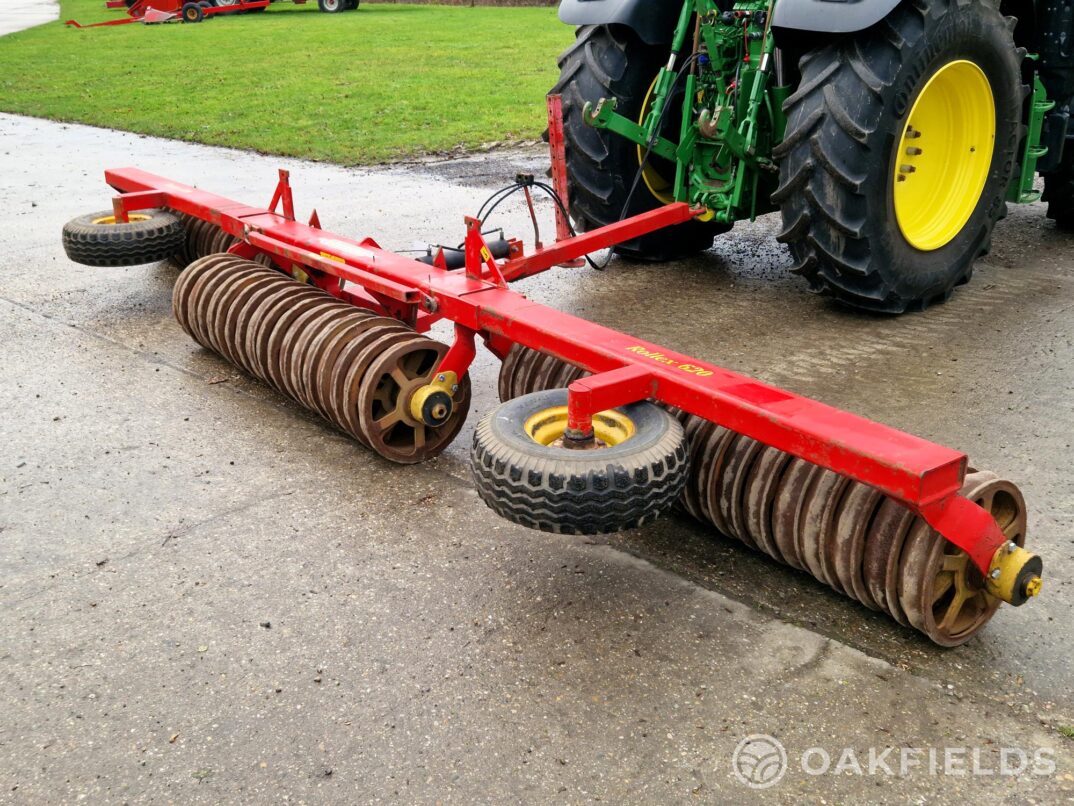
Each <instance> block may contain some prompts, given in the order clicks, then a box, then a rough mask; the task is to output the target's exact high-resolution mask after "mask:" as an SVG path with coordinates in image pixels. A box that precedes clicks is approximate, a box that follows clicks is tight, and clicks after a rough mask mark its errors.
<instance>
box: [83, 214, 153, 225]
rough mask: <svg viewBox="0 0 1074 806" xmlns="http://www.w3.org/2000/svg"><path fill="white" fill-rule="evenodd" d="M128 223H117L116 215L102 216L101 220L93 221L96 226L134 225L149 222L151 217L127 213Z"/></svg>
mask: <svg viewBox="0 0 1074 806" xmlns="http://www.w3.org/2000/svg"><path fill="white" fill-rule="evenodd" d="M127 218H128V220H127V221H116V217H115V216H114V215H106V216H101V217H100V218H95V219H93V223H94V224H133V223H134V222H135V221H148V220H149V219H150V218H151V216H147V215H143V214H141V213H127Z"/></svg>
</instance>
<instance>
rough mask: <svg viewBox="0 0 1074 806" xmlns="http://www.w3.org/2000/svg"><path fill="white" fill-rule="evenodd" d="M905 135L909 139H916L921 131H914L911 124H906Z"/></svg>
mask: <svg viewBox="0 0 1074 806" xmlns="http://www.w3.org/2000/svg"><path fill="white" fill-rule="evenodd" d="M906 136H907V137H909V138H910V139H911V140H916V139H917V138H918V137H920V136H921V132H919V131H915V130H914V127H913V126H907V127H906Z"/></svg>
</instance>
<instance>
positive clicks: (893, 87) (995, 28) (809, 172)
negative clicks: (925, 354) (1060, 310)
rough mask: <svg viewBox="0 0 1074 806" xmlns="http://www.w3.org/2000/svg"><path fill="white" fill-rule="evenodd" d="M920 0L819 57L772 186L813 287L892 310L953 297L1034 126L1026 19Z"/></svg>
mask: <svg viewBox="0 0 1074 806" xmlns="http://www.w3.org/2000/svg"><path fill="white" fill-rule="evenodd" d="M997 6H998V2H993V1H992V0H915V2H909V3H901V4H900V5H899V6H898V7H897V8H896V9H895V10H894V11H892V12H891V13H890V14H889V15H888V16H887V17H886V18H885V19H884V20H883V21H882V22H880V23H878V24H877V25H875V26H873V27H872V28H869V29H868V30H866V31H863V32H861V33H860V34H858V35H855V36H854V37H853V38H846V37H842V38H839V39H837V40H835V41H832V42H830V43H829V44H826V45H824V46H823V47H820V48H817V49H816V50H813V51H810V52H809V53H807V54H806V55H805V56H804V57H803V58H802V60H801V63H800V69H801V82H800V84H799V85H798V88H797V89H796V90H795V92H794V93H793V94H792V95H791V96H790V97H789V98H788V99H787V101H786V103H785V104H784V109H785V110H786V112H787V130H786V135H785V137H784V140H783V142H782V143H781V144H780V145H779V146H778V147H777V148H776V150H775V154H776V157H777V158H778V159H779V160H780V185H779V188H778V189H777V190H776V192H775V193H774V194H773V196H772V200H773V202H774V203H775V204H777V205H779V206H780V208H781V211H782V215H783V232H782V234H781V235H780V240H782V241H784V242H785V243H787V244H788V245H789V246H790V249H791V252H792V254H793V255H794V257H795V259H796V261H797V265H796V266H795V268H794V271H796V272H798V273H799V274H802V275H803V276H804V277H806V278H807V279H808V280H809V282H810V285H811V287H812V289H813V290H814V291H816V292H818V293H822V294H827V295H831V296H833V297H835V298H837V299H839V300H841V301H842V302H844V303H847V304H849V305H852V306H854V307H857V308H865V309H869V310H873V311H881V312H886V313H902V312H903V311H906V310H921V309H923V308H925V307H927V306H928V305H929V304H931V303H934V302H943V301H945V300H946V299H947V298H948V297H949V296H950V295H951V292H952V289H953V288H954V287H955V286H956V285H958V284H960V283H964V282H966V281H967V280H969V277H970V274H971V272H972V271H973V262H974V260H975V259H976V258H977V257H978V256H980V255H982V254H985V253H987V251H988V249H989V247H990V244H991V236H992V228H993V226H994V225H995V223H996V221H997V220H999V219H1000V218H1002V217H1003V216H1004V215H1005V214H1006V209H1007V208H1006V203H1005V194H1006V190H1007V185H1008V183H1009V182H1010V179H1011V175H1012V173H1013V171H1014V168H1015V165H1016V163H1017V155H1018V145H1019V141H1020V139H1021V136H1022V131H1023V127H1022V125H1021V110H1022V100H1023V98H1024V97H1025V95H1026V93H1027V92H1028V88H1027V87H1025V86H1024V85H1023V84H1022V79H1021V74H1020V61H1021V57H1022V56H1023V55H1024V51H1022V50H1019V49H1017V48H1016V47H1015V44H1014V39H1013V37H1012V35H1011V31H1012V29H1013V27H1014V19H1013V18H1006V19H1005V18H1004V17H1003V16H1002V15H1001V14H1000V13H999V11H998V9H997Z"/></svg>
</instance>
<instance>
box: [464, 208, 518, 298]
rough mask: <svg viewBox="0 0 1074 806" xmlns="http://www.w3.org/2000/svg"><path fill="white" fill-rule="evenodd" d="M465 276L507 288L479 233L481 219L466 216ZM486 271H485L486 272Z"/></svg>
mask: <svg viewBox="0 0 1074 806" xmlns="http://www.w3.org/2000/svg"><path fill="white" fill-rule="evenodd" d="M464 248H465V258H466V276H467V277H468V278H469V279H471V280H489V281H491V282H493V283H495V284H496V285H498V286H499V287H500V288H507V281H506V280H504V279H503V274H501V273H500V267H499V266H497V265H496V260H495V258H493V257H492V252H491V251H490V250H489V247H488V244H487V243H485V238H484V236H483V235H482V234H481V221H479V220H478V219H476V218H471V217H470V216H467V217H466V242H465V244H464ZM486 272H487V273H486Z"/></svg>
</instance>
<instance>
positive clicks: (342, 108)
mask: <svg viewBox="0 0 1074 806" xmlns="http://www.w3.org/2000/svg"><path fill="white" fill-rule="evenodd" d="M61 6H62V10H61V15H60V20H61V21H60V22H56V23H50V24H49V25H44V26H41V27H38V28H33V29H30V30H28V31H22V32H20V33H17V34H12V35H10V36H6V37H3V38H0V111H5V112H15V113H19V114H24V115H34V116H38V117H46V118H54V119H56V120H64V121H78V122H82V123H90V124H93V125H97V126H108V127H113V128H117V129H126V130H129V131H134V132H142V133H145V134H152V135H159V136H162V137H172V138H177V139H180V140H190V141H196V142H200V143H211V144H214V145H224V146H235V147H239V148H252V149H256V150H258V151H264V152H268V153H274V154H283V155H288V156H296V157H310V158H313V159H321V160H329V161H332V162H338V163H342V164H359V163H373V162H381V161H386V160H391V159H394V158H400V157H406V156H411V155H417V154H422V153H428V152H434V151H443V150H449V149H454V148H457V147H460V146H462V147H465V148H472V147H476V146H479V145H481V144H483V143H488V142H493V141H502V140H517V139H525V138H535V137H537V136H538V135H539V134H540V132H541V131H542V130H543V128H544V94H545V92H547V91H548V89H549V87H551V86H552V84H553V82H554V81H555V79H556V75H557V71H556V55H557V54H558V53H559V52H560V51H561V50H562V49H563V48H564V47H566V46H567V44H568V43H569V42H570V41H571V39H572V37H573V32H572V30H571V29H570V27H568V26H566V25H563V24H562V23H560V22H558V21H557V19H556V14H555V9H553V8H467V7H458V6H455V7H449V6H413V5H366V4H363V5H362V7H361V8H360V9H359V10H358V11H349V12H345V13H342V14H322V13H320V12H318V10H317V4H316V2H315V0H314V2H310V3H307V4H306V5H304V6H296V5H292V4H290V3H285V2H280V3H276V4H274V5H273V6H271V7H270V9H269V10H268V11H267V12H266V13H263V14H244V15H229V16H222V17H215V18H213V19H210V20H206V21H205V22H204V23H202V24H200V25H182V24H168V25H140V24H137V25H124V26H119V27H115V28H96V29H90V30H76V29H73V28H65V27H64V26H63V24H62V20H66V19H71V18H74V19H77V20H78V21H79V22H81V23H83V24H85V23H89V22H98V21H101V20H106V19H109V18H112V17H114V16H115V15H117V14H120V13H121V12H119V11H110V10H108V9H105V8H104V0H62V2H61Z"/></svg>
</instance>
